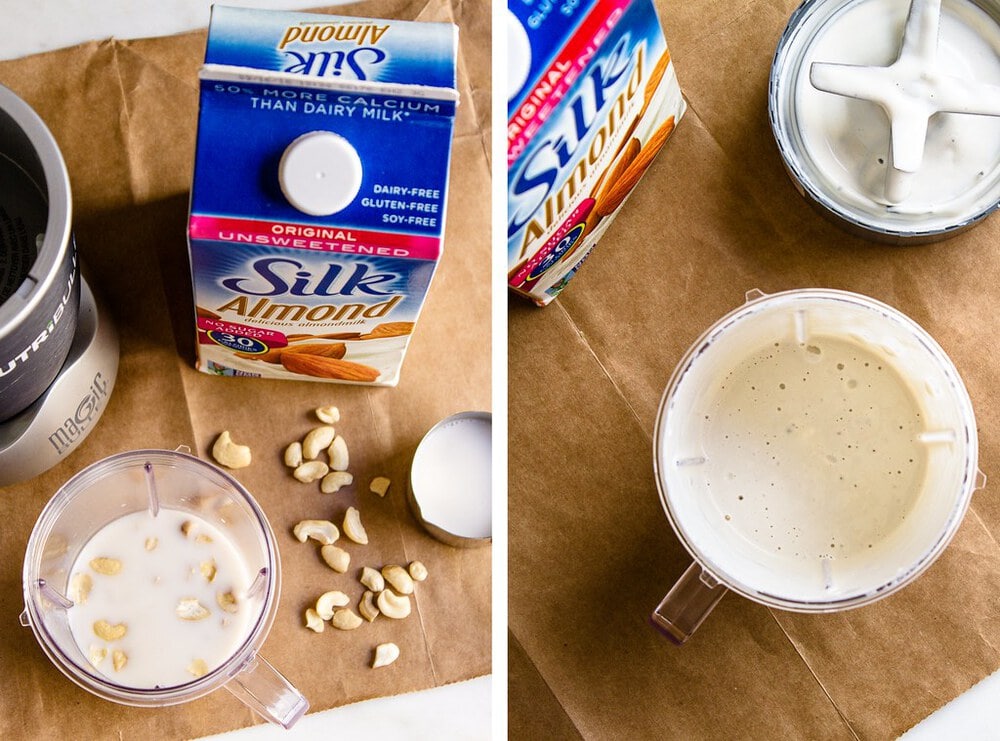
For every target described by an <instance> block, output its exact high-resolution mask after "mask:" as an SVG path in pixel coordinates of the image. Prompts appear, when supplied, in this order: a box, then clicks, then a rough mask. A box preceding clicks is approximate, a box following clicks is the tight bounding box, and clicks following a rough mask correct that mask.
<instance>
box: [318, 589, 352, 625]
mask: <svg viewBox="0 0 1000 741" xmlns="http://www.w3.org/2000/svg"><path fill="white" fill-rule="evenodd" d="M349 604H351V598H350V597H348V596H347V595H346V594H344V593H343V592H339V591H336V590H334V591H332V592H324V593H323V594H321V595H320V596H319V599H317V600H316V614H317V615H319V616H320V617H321V618H323V619H324V620H329V619H330V618H332V617H333V611H334V608H335V607H347V606H348V605H349Z"/></svg>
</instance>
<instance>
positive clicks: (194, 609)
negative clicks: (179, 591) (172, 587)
mask: <svg viewBox="0 0 1000 741" xmlns="http://www.w3.org/2000/svg"><path fill="white" fill-rule="evenodd" d="M174 611H175V612H176V613H177V617H179V618H180V619H181V620H204V619H205V618H207V617H208V616H209V615H211V614H212V613H211V611H209V609H208V608H207V607H205V606H204V605H203V604H201V602H199V601H198V600H197V599H196V598H195V597H185V598H184V599H182V600H181V601H180V602H178V603H177V607H176V608H175V610H174Z"/></svg>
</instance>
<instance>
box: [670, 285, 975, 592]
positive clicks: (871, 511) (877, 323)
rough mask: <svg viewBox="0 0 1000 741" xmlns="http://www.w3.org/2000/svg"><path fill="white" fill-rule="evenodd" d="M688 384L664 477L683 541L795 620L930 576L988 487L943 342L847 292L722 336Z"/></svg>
mask: <svg viewBox="0 0 1000 741" xmlns="http://www.w3.org/2000/svg"><path fill="white" fill-rule="evenodd" d="M695 348H696V349H695V350H693V351H692V352H691V353H690V354H689V356H688V357H687V358H686V359H685V361H683V362H682V365H681V367H680V368H679V369H678V372H677V373H676V374H675V379H674V382H672V384H671V387H669V388H668V394H667V395H666V396H665V398H664V402H663V405H662V407H661V412H660V415H661V416H660V420H659V426H658V430H657V449H656V456H657V469H658V473H659V476H660V482H661V495H662V496H663V498H664V504H665V507H666V508H667V512H668V516H669V517H670V519H671V521H672V523H673V524H674V526H675V529H677V530H678V532H679V534H681V537H682V540H684V541H685V543H686V545H687V546H688V547H689V550H691V552H692V554H693V555H694V556H695V558H696V559H697V560H699V561H700V562H701V563H702V565H704V566H705V567H706V568H707V569H708V570H709V571H710V572H711V573H713V574H715V575H716V576H717V577H719V578H720V580H721V581H723V583H724V584H726V585H727V586H729V587H730V588H733V589H735V590H736V591H739V592H741V593H743V594H745V595H746V596H749V597H751V598H753V599H757V600H758V601H762V602H765V603H770V604H775V605H776V606H780V607H785V608H788V609H803V610H809V609H836V608H837V607H842V606H852V605H854V604H864V603H866V602H868V601H871V600H873V599H877V598H878V597H879V596H883V595H884V594H887V593H888V592H890V591H892V589H894V588H897V587H898V586H901V585H902V584H903V583H905V581H907V580H908V579H910V578H912V577H913V576H915V575H916V573H918V572H919V571H920V570H922V569H923V568H924V567H926V566H927V565H929V563H930V561H931V560H933V558H934V557H936V555H937V553H938V552H939V551H940V549H941V548H943V546H944V544H945V542H946V541H947V540H948V538H950V535H951V533H953V531H954V529H955V528H957V525H958V522H959V521H960V519H961V516H962V514H963V513H964V510H965V507H966V506H967V503H968V498H969V496H970V494H971V491H972V485H973V481H974V479H975V472H976V468H975V461H976V442H975V423H974V420H973V417H972V409H971V404H970V403H969V400H968V396H967V394H966V392H965V389H964V386H962V384H961V380H960V379H959V378H958V375H957V373H956V372H955V371H954V368H953V366H951V364H950V362H949V361H948V360H947V357H946V356H945V355H944V353H943V352H942V351H941V350H940V348H939V347H937V345H936V344H935V343H934V342H933V340H932V339H931V338H930V337H929V336H927V335H926V333H924V332H923V331H922V330H920V329H919V327H917V326H916V325H915V324H913V323H912V322H910V321H909V320H907V319H906V318H905V317H903V316H902V315H899V314H898V313H897V312H894V311H893V310H891V309H889V308H888V307H885V306H884V305H881V304H878V303H877V302H874V301H871V300H869V299H864V298H863V297H856V298H855V297H853V296H852V294H843V293H840V292H835V291H811V292H789V293H787V294H777V295H775V296H773V297H770V298H768V299H764V300H760V301H754V302H751V303H749V304H747V305H745V306H744V307H742V308H741V309H739V310H737V312H734V314H731V315H730V316H729V317H726V318H725V319H724V320H722V321H720V323H719V324H717V325H716V327H715V328H713V330H711V331H710V332H709V334H708V335H707V336H706V338H704V339H703V340H702V341H699V342H698V343H696V345H695Z"/></svg>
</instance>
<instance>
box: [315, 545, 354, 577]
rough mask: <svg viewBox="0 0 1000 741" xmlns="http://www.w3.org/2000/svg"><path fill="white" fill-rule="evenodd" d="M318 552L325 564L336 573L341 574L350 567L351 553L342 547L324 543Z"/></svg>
mask: <svg viewBox="0 0 1000 741" xmlns="http://www.w3.org/2000/svg"><path fill="white" fill-rule="evenodd" d="M319 554H320V555H321V556H322V557H323V560H324V561H326V565H327V566H329V567H330V568H331V569H333V570H334V571H336V572H337V573H338V574H343V573H344V572H346V571H347V569H348V568H350V565H351V554H350V553H348V552H347V551H345V550H344V549H343V548H338V547H337V546H335V545H325V546H323V547H322V548H320V549H319Z"/></svg>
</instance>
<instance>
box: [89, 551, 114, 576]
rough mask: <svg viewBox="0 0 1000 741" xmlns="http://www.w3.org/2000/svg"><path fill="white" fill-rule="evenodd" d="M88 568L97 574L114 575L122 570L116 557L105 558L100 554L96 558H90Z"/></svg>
mask: <svg viewBox="0 0 1000 741" xmlns="http://www.w3.org/2000/svg"><path fill="white" fill-rule="evenodd" d="M90 568H92V569H93V570H94V571H96V572H97V573H98V574H104V575H105V576H114V575H115V574H117V573H118V572H119V571H121V570H122V562H121V561H119V560H118V559H117V558H105V557H104V556H100V557H98V558H92V559H90Z"/></svg>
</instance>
